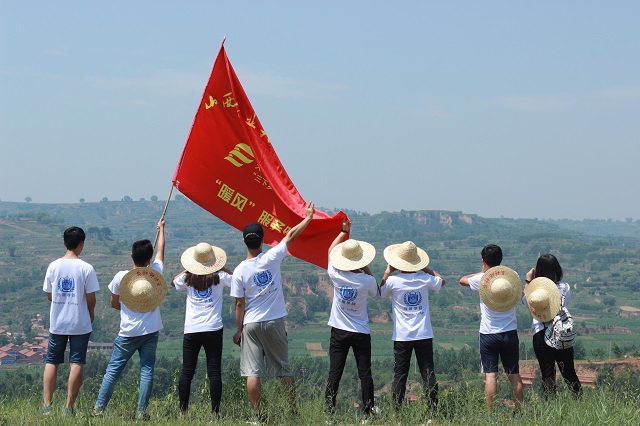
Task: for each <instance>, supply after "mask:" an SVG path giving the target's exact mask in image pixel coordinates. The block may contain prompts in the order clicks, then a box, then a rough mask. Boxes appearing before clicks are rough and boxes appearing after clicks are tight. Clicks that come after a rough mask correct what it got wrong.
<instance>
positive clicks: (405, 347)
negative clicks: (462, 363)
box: [380, 241, 445, 411]
mask: <svg viewBox="0 0 640 426" xmlns="http://www.w3.org/2000/svg"><path fill="white" fill-rule="evenodd" d="M384 258H385V260H386V261H387V269H386V270H385V272H384V276H383V277H382V283H381V285H380V290H381V293H382V296H383V297H388V296H389V297H391V298H392V299H393V320H394V321H393V336H392V337H391V339H392V340H393V365H394V367H393V373H394V374H393V382H392V384H391V388H392V392H393V400H394V402H395V403H396V408H399V407H400V406H401V404H402V402H403V401H404V394H405V391H406V385H407V377H408V375H409V368H410V367H411V353H412V352H413V351H415V353H416V361H417V362H418V368H419V369H420V375H421V376H422V385H423V388H424V392H425V394H426V395H427V396H428V397H429V408H430V409H431V411H435V410H436V408H437V406H438V382H437V381H436V374H435V370H434V366H433V329H432V327H431V315H430V313H429V292H430V291H440V288H441V287H442V286H443V285H444V284H445V280H444V279H443V278H442V276H441V275H440V274H438V273H437V272H434V271H433V270H431V269H429V268H428V267H427V265H428V264H429V256H428V255H427V253H426V252H425V251H424V250H422V249H421V248H419V247H417V246H416V245H415V244H414V243H413V242H412V241H407V242H404V243H402V244H394V245H391V246H389V247H387V248H386V249H385V250H384ZM395 271H398V273H397V274H395V275H391V274H392V273H393V272H395Z"/></svg>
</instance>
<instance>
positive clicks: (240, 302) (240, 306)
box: [233, 297, 244, 346]
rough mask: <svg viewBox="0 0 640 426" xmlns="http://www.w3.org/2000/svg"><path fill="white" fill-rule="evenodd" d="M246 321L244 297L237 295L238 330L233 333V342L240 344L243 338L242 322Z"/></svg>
mask: <svg viewBox="0 0 640 426" xmlns="http://www.w3.org/2000/svg"><path fill="white" fill-rule="evenodd" d="M243 322H244V297H236V325H237V326H238V331H236V334H234V335H233V343H235V344H236V345H238V346H240V339H241V338H242V325H243V324H242V323H243Z"/></svg>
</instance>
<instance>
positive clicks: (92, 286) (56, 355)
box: [42, 226, 100, 414]
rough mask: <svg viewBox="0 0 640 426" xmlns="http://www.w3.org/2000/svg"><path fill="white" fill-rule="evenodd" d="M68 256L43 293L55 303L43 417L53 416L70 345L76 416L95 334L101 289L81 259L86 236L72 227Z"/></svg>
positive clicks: (53, 269) (70, 393) (56, 264)
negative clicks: (90, 347) (54, 401)
mask: <svg viewBox="0 0 640 426" xmlns="http://www.w3.org/2000/svg"><path fill="white" fill-rule="evenodd" d="M63 238H64V245H65V247H66V249H67V251H66V253H65V255H64V256H63V257H61V258H60V259H58V260H55V261H53V262H52V263H51V264H50V265H49V267H48V268H47V273H46V275H45V278H44V285H43V287H42V290H43V291H45V292H46V293H47V297H48V299H49V301H50V302H51V309H50V316H49V344H48V346H47V355H46V358H45V362H46V364H45V366H44V375H43V379H42V382H43V388H44V406H43V407H42V414H49V413H51V402H52V400H53V391H54V390H55V388H56V380H57V378H58V366H59V365H60V364H62V363H64V352H65V349H66V347H67V341H68V342H69V383H68V390H67V404H66V408H65V412H67V413H68V414H73V405H74V403H75V400H76V398H77V397H78V392H79V390H80V386H81V385H82V373H83V368H84V364H85V362H86V358H87V346H88V345H89V337H90V336H91V331H92V330H93V328H92V326H91V324H92V323H93V318H94V313H93V311H94V308H95V306H96V293H95V292H96V291H98V290H99V289H100V286H99V285H98V278H97V276H96V271H95V270H94V269H93V266H91V265H89V264H88V263H87V262H85V261H83V260H81V259H80V257H79V256H80V253H82V250H83V249H84V240H85V233H84V231H83V230H82V229H81V228H78V227H77V226H72V227H71V228H67V229H66V230H65V231H64V235H63Z"/></svg>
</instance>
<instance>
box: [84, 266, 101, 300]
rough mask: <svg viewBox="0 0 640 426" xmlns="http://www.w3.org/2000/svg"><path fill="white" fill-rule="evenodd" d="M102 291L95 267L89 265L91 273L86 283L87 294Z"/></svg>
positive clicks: (89, 272)
mask: <svg viewBox="0 0 640 426" xmlns="http://www.w3.org/2000/svg"><path fill="white" fill-rule="evenodd" d="M98 290H100V284H99V283H98V276H97V275H96V270H95V269H94V268H93V266H91V265H89V271H88V274H87V282H86V283H85V288H84V291H85V293H87V294H89V293H95V292H96V291H98Z"/></svg>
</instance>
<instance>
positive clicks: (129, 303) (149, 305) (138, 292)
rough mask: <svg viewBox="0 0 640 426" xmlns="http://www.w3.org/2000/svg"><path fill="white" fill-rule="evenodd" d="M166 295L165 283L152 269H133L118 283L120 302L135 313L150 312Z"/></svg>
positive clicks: (159, 274) (160, 275)
mask: <svg viewBox="0 0 640 426" xmlns="http://www.w3.org/2000/svg"><path fill="white" fill-rule="evenodd" d="M166 295H167V281H166V280H165V279H164V277H163V276H162V274H161V273H159V272H158V271H156V270H154V269H152V268H134V269H132V270H130V271H129V272H127V273H126V275H125V276H124V277H122V280H121V281H120V300H121V301H122V303H124V304H125V306H126V307H127V308H129V309H131V310H132V311H135V312H151V311H153V310H154V309H155V308H157V307H158V306H160V304H161V303H162V301H163V300H164V298H165V297H166Z"/></svg>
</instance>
